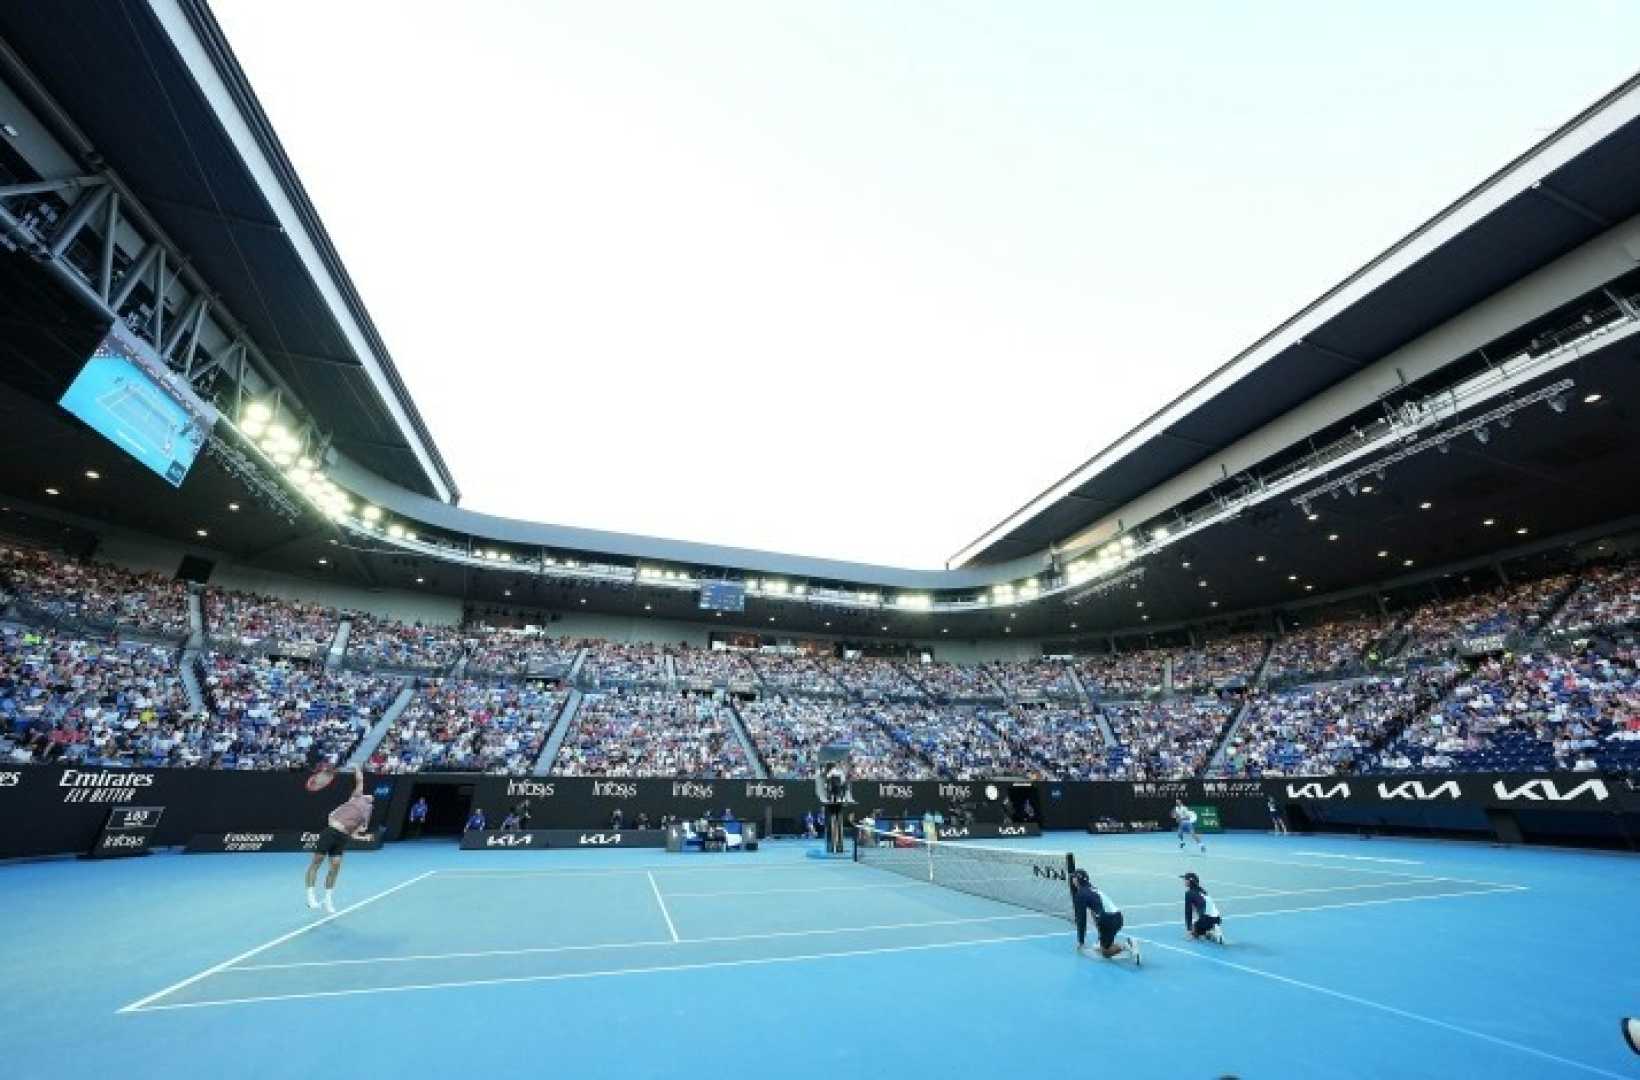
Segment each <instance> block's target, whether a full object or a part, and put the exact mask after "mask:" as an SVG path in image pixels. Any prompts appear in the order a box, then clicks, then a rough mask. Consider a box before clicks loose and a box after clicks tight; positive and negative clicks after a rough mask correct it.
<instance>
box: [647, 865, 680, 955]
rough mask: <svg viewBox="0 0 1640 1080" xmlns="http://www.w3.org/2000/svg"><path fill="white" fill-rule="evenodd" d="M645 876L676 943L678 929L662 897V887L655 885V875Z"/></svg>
mask: <svg viewBox="0 0 1640 1080" xmlns="http://www.w3.org/2000/svg"><path fill="white" fill-rule="evenodd" d="M644 876H645V877H647V878H648V879H649V887H650V889H652V890H653V891H654V893H655V903H657V904H659V905H660V906H661V917H662V918H664V919H665V920H666V929H667V930H668V931H669V932H670V933H671V934H672V940H673V942H674V943H675V942H676V941H677V940H678V928H677V927H676V926H673V925H672V913H671V912H670V911H667V910H666V899H665V898H664V897H662V896H661V887H660V886H659V885H657V884H655V875H654V874H645V875H644Z"/></svg>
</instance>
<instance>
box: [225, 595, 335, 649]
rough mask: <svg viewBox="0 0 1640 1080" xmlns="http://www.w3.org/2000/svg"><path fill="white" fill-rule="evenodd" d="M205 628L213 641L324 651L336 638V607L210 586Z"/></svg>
mask: <svg viewBox="0 0 1640 1080" xmlns="http://www.w3.org/2000/svg"><path fill="white" fill-rule="evenodd" d="M204 606H205V628H206V631H207V632H208V633H209V635H210V638H211V642H212V644H214V645H216V646H217V647H219V648H220V647H221V646H223V645H240V646H245V647H247V648H261V647H265V646H269V645H274V644H278V645H281V646H285V647H288V648H294V649H297V650H300V651H302V652H305V653H313V654H317V653H322V652H324V651H325V650H326V649H328V648H329V647H330V643H331V641H332V640H334V639H335V637H336V626H337V623H338V621H339V619H338V616H337V614H336V609H335V608H330V607H325V606H324V605H323V604H309V603H304V602H302V601H299V600H281V599H278V598H276V597H272V596H261V595H258V594H256V593H242V592H230V591H228V590H225V589H215V588H213V589H208V590H206V592H205V599H204Z"/></svg>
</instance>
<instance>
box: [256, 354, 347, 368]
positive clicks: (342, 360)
mask: <svg viewBox="0 0 1640 1080" xmlns="http://www.w3.org/2000/svg"><path fill="white" fill-rule="evenodd" d="M268 355H269V356H278V357H281V358H283V359H285V360H294V361H296V362H297V363H299V364H318V365H321V366H323V367H341V368H362V367H364V365H363V364H361V363H360V362H359V361H358V360H355V359H353V358H351V357H346V356H314V355H313V354H311V353H297V352H290V351H288V350H285V349H270V350H269V351H268Z"/></svg>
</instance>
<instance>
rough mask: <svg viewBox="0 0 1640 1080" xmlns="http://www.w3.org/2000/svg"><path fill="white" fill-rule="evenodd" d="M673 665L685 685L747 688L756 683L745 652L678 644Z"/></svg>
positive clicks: (754, 673)
mask: <svg viewBox="0 0 1640 1080" xmlns="http://www.w3.org/2000/svg"><path fill="white" fill-rule="evenodd" d="M672 668H673V670H674V671H676V672H677V675H678V678H679V680H681V681H682V682H683V683H684V684H685V685H688V686H702V687H706V686H732V687H735V688H737V689H740V688H744V689H750V688H752V687H755V686H757V684H758V683H757V672H755V671H753V670H752V665H751V661H749V660H748V659H747V658H746V654H745V653H741V652H729V651H725V650H720V649H691V648H689V647H688V646H682V647H680V648H679V649H678V650H677V651H676V652H675V653H673V654H672Z"/></svg>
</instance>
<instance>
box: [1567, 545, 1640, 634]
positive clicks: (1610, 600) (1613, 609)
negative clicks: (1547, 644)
mask: <svg viewBox="0 0 1640 1080" xmlns="http://www.w3.org/2000/svg"><path fill="white" fill-rule="evenodd" d="M1636 622H1640V559H1631V560H1629V561H1628V562H1623V563H1615V564H1611V565H1606V566H1598V567H1593V568H1591V569H1589V570H1588V571H1587V572H1586V573H1584V575H1583V579H1582V581H1581V582H1579V584H1578V586H1577V588H1576V590H1574V591H1573V592H1572V595H1571V596H1570V597H1569V598H1568V599H1567V601H1566V606H1565V607H1563V608H1561V610H1560V611H1559V613H1557V614H1556V615H1555V618H1554V628H1555V629H1557V630H1586V629H1589V628H1591V627H1619V626H1628V625H1631V624H1633V623H1636Z"/></svg>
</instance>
